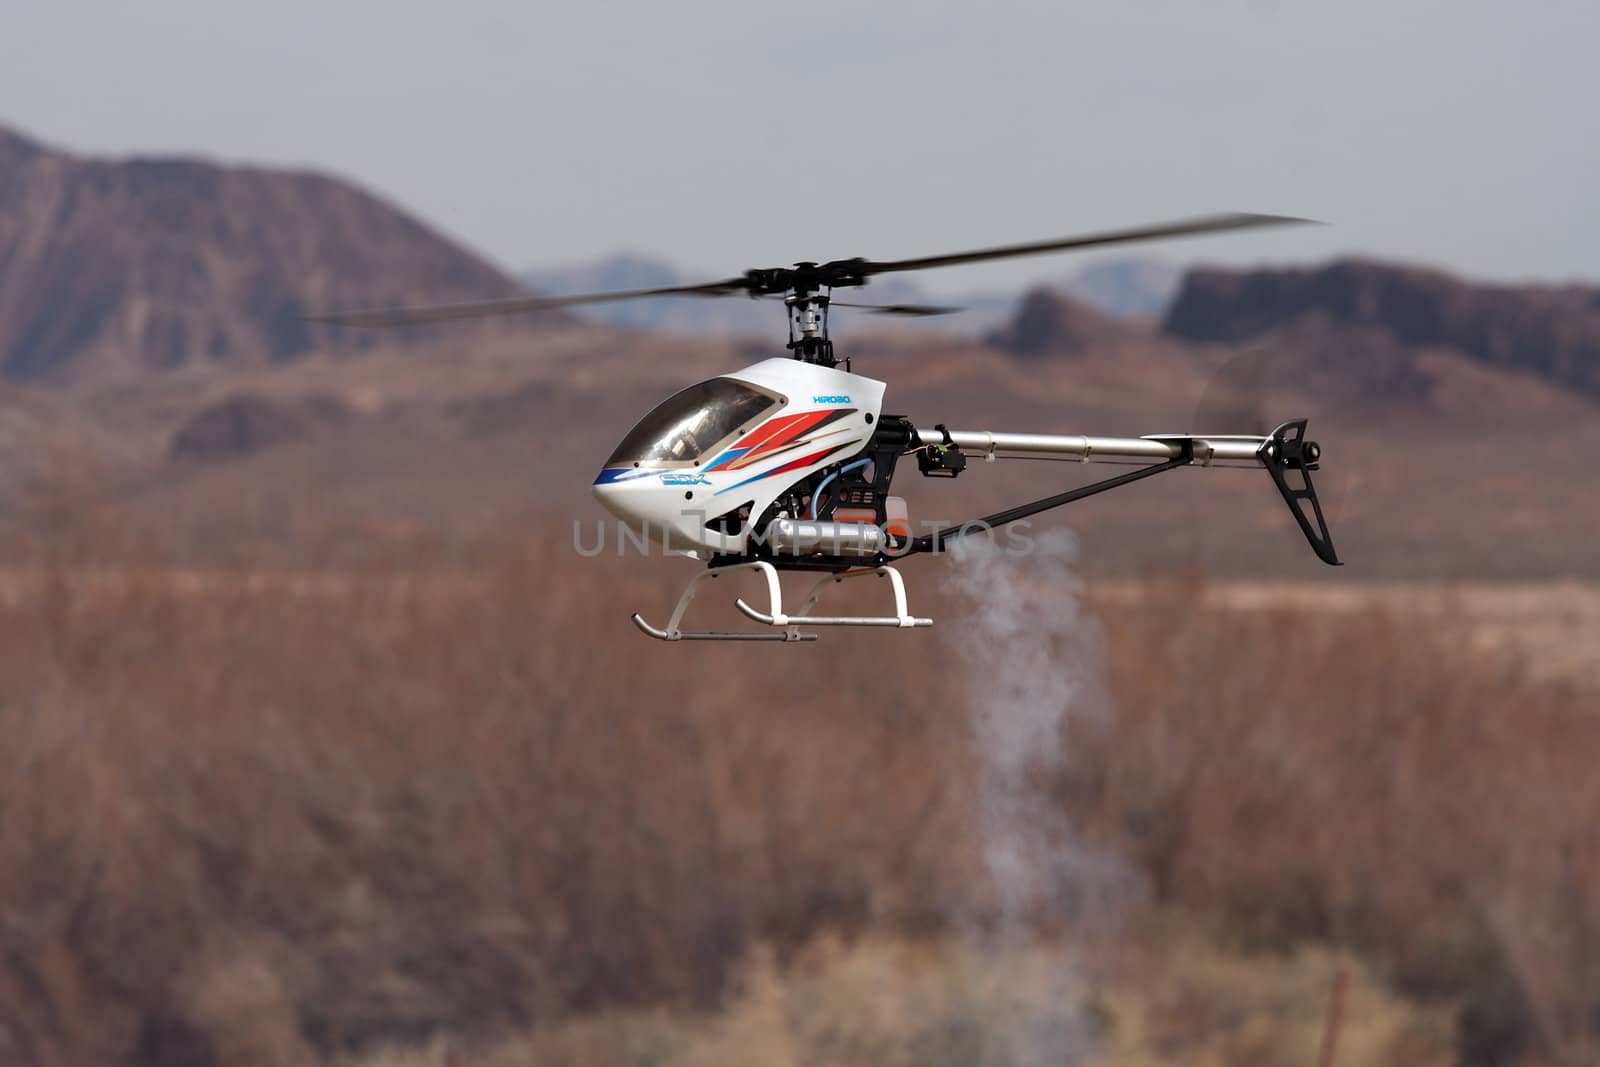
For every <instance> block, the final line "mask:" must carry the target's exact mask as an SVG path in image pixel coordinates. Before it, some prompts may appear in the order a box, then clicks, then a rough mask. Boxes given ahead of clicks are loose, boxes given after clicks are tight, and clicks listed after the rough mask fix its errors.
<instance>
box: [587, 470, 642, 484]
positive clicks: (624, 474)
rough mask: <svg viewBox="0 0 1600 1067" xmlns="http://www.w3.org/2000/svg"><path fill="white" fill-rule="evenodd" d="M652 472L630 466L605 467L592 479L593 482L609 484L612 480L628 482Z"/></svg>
mask: <svg viewBox="0 0 1600 1067" xmlns="http://www.w3.org/2000/svg"><path fill="white" fill-rule="evenodd" d="M654 473H656V472H655V471H651V470H635V469H634V468H632V467H607V468H605V469H604V470H602V471H601V472H600V476H599V477H597V478H596V479H595V480H594V484H595V485H610V484H611V483H612V482H630V481H632V480H633V479H635V478H643V477H645V476H646V475H648V474H654Z"/></svg>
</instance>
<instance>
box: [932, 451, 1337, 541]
mask: <svg viewBox="0 0 1600 1067" xmlns="http://www.w3.org/2000/svg"><path fill="white" fill-rule="evenodd" d="M1305 429H1306V420H1305V419H1294V420H1291V421H1289V422H1286V423H1284V424H1283V425H1281V426H1279V427H1278V428H1277V429H1276V430H1273V431H1272V433H1270V434H1268V435H1266V436H1259V435H1233V434H1222V435H1216V434H1213V435H1199V434H1151V435H1149V436H1147V437H1086V436H1081V435H1076V434H1071V435H1067V434H1062V435H1057V434H1031V433H993V432H991V431H988V430H947V429H945V428H944V427H942V426H940V427H937V428H935V429H933V430H918V431H916V434H917V437H918V439H919V441H920V442H922V443H925V444H927V445H938V444H942V445H943V446H944V447H945V448H951V447H952V446H953V447H954V448H955V449H959V450H961V451H964V452H967V453H977V454H981V455H984V456H985V457H987V458H997V457H1000V456H1003V455H1007V454H1009V455H1014V456H1034V457H1044V458H1058V457H1059V458H1062V459H1076V460H1078V461H1079V462H1083V463H1097V462H1098V463H1129V462H1135V463H1144V464H1145V465H1144V466H1141V467H1139V468H1138V469H1137V470H1133V471H1129V472H1128V473H1126V474H1121V475H1118V476H1116V477H1114V478H1106V479H1103V480H1101V481H1098V482H1092V483H1090V484H1089V485H1085V486H1081V487H1079V488H1077V489H1070V490H1068V491H1067V492H1064V493H1058V494H1056V495H1055V496H1049V497H1045V498H1043V499H1041V500H1036V501H1033V502H1032V503H1029V504H1022V505H1020V506H1018V507H1014V508H1010V509H1007V510H1006V511H999V512H995V513H994V514H993V515H986V516H984V517H983V518H980V519H973V520H971V521H970V522H967V523H963V524H962V525H960V526H951V527H948V528H946V529H943V530H940V531H938V532H937V533H932V534H928V535H925V536H923V537H917V538H913V539H912V540H911V541H910V542H909V543H908V544H907V546H906V548H905V549H904V554H913V553H918V552H938V551H940V550H941V549H942V548H943V547H944V545H945V544H946V543H947V542H950V541H953V540H956V539H958V538H960V537H963V536H966V535H967V534H969V533H973V532H976V531H980V530H989V529H994V528H995V527H998V526H1004V525H1006V524H1007V523H1011V522H1016V521H1018V520H1019V519H1025V518H1027V517H1029V516H1030V515H1037V514H1038V513H1040V512H1041V511H1048V510H1050V509H1051V508H1058V507H1061V506H1062V505H1063V504H1071V503H1073V502H1074V501H1078V500H1082V499H1084V498H1085V497H1090V496H1094V495H1095V494H1096V493H1103V492H1105V491H1106V490H1108V489H1116V488H1118V487H1120V486H1124V485H1129V484H1131V483H1133V482H1136V481H1139V480H1140V479H1142V478H1148V477H1150V476H1151V475H1155V474H1161V473H1163V472H1165V471H1169V470H1173V469H1175V468H1177V467H1188V466H1198V467H1210V466H1228V467H1238V466H1248V467H1265V468H1266V470H1267V472H1268V473H1269V474H1271V475H1272V481H1273V485H1274V486H1275V487H1276V488H1277V490H1278V492H1279V494H1280V495H1281V496H1282V497H1283V500H1284V503H1285V504H1287V505H1288V506H1289V511H1290V512H1291V513H1292V514H1293V515H1294V518H1295V522H1296V524H1297V525H1298V526H1299V527H1300V531H1301V533H1303V534H1304V535H1305V538H1306V541H1307V543H1308V544H1310V545H1311V549H1312V551H1313V552H1315V553H1316V554H1317V558H1318V559H1320V560H1322V561H1323V562H1324V563H1327V564H1329V565H1331V566H1339V565H1340V560H1339V557H1338V554H1337V553H1336V552H1335V551H1334V548H1333V538H1332V537H1331V536H1330V535H1329V533H1328V525H1327V521H1326V520H1325V519H1324V517H1323V514H1322V505H1321V503H1320V502H1319V501H1318V500H1317V494H1316V490H1315V488H1313V486H1312V484H1311V472H1312V471H1314V470H1316V469H1317V467H1318V462H1319V460H1320V459H1321V457H1322V450H1321V449H1320V448H1319V447H1318V445H1317V444H1316V442H1314V441H1307V440H1305ZM1296 475H1297V478H1295V481H1297V482H1298V484H1295V483H1294V482H1292V481H1291V478H1292V477H1294V476H1296Z"/></svg>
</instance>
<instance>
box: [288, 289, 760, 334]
mask: <svg viewBox="0 0 1600 1067" xmlns="http://www.w3.org/2000/svg"><path fill="white" fill-rule="evenodd" d="M748 284H749V283H748V282H747V281H746V280H745V279H744V278H729V279H727V280H725V281H720V282H707V283H706V284H704V285H671V286H666V287H665V288H661V289H621V290H618V291H616V292H610V293H576V294H573V295H572V296H529V297H517V298H513V299H510V300H483V301H478V302H475V303H468V304H432V305H427V306H423V307H408V308H378V309H374V310H371V311H332V312H327V313H325V314H321V315H308V316H306V318H307V320H308V321H310V322H325V323H330V324H333V325H336V326H418V325H421V324H423V323H428V322H448V321H450V320H452V319H478V318H485V317H488V316H491V315H518V314H521V313H523V312H528V311H549V310H551V309H553V308H565V307H576V306H578V305H580V304H603V303H607V302H609V301H612V300H641V299H644V298H646V297H652V296H731V295H733V294H734V293H742V292H745V291H746V290H747V289H748Z"/></svg>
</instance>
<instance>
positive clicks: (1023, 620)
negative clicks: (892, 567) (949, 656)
mask: <svg viewBox="0 0 1600 1067" xmlns="http://www.w3.org/2000/svg"><path fill="white" fill-rule="evenodd" d="M951 554H952V556H953V557H954V558H953V559H952V560H951V561H950V566H949V574H950V583H951V586H952V587H953V589H954V590H955V591H956V592H957V593H959V594H960V595H961V597H962V599H963V600H964V601H966V603H967V605H968V609H967V611H966V613H965V615H964V617H963V618H962V619H960V620H953V622H954V625H952V626H950V627H948V628H946V629H945V631H944V633H945V638H946V640H947V641H949V642H950V643H951V645H952V647H953V649H954V651H955V653H956V655H957V656H958V657H959V659H960V661H961V662H962V664H963V667H964V673H965V675H966V679H967V697H968V714H969V716H970V720H971V727H972V735H973V745H974V756H975V773H976V776H977V783H976V784H977V803H978V811H977V812H976V817H977V827H978V830H979V832H980V833H981V834H982V842H983V860H984V865H985V868H986V872H987V874H988V877H989V880H990V882H991V885H992V889H993V893H994V908H993V916H992V918H991V919H990V921H986V922H982V923H981V924H976V925H975V927H974V928H973V930H972V937H973V939H974V940H975V941H976V942H977V943H978V945H979V947H980V948H981V949H982V951H983V952H984V953H985V954H986V955H988V957H989V958H990V959H991V961H993V962H994V963H995V964H996V965H1004V964H1003V960H1004V959H1006V958H1009V957H1015V956H1016V954H1017V953H1018V952H1020V951H1023V950H1026V951H1028V952H1030V953H1032V954H1034V955H1038V954H1040V953H1042V954H1043V958H1044V971H1045V972H1046V973H1044V974H1042V975H1041V974H1039V973H1037V972H1036V971H1033V969H1032V968H1030V969H1029V970H1030V972H1032V973H1029V974H1028V976H1027V977H1026V978H1019V979H1017V980H1018V981H1020V982H1025V983H1026V984H1028V985H1029V986H1030V987H1031V988H1029V989H1027V990H1017V991H1014V994H1013V995H1012V997H1011V999H1012V1001H1013V1007H1014V1009H1015V1010H1016V1014H1017V1016H1018V1017H1017V1018H1015V1020H1014V1025H1012V1026H1010V1027H1009V1028H1008V1031H1009V1033H1008V1037H1009V1040H1008V1045H1009V1048H1008V1049H1007V1050H1006V1052H1007V1055H1006V1056H1005V1057H1004V1058H1005V1059H1006V1060H1008V1061H1009V1062H1011V1063H1013V1064H1016V1065H1018V1067H1034V1065H1036V1064H1037V1065H1041V1067H1042V1065H1044V1064H1071V1063H1079V1062H1083V1061H1084V1060H1085V1059H1086V1058H1088V1057H1089V1056H1091V1055H1092V1054H1093V1052H1094V1050H1095V1047H1096V1045H1097V1039H1096V1032H1095V1031H1096V1027H1095V1025H1094V1020H1093V1011H1092V1010H1091V1004H1090V997H1091V993H1090V979H1091V977H1092V976H1091V975H1090V973H1089V967H1088V963H1087V959H1088V957H1087V955H1086V951H1085V950H1086V946H1088V945H1089V944H1090V943H1092V942H1095V941H1099V940H1102V939H1104V938H1105V937H1106V935H1107V933H1108V931H1109V930H1110V929H1111V928H1113V927H1114V925H1115V919H1116V916H1117V915H1118V913H1119V912H1120V911H1121V910H1122V907H1123V906H1124V905H1123V904H1122V903H1121V902H1122V900H1123V899H1124V898H1125V897H1126V896H1127V895H1128V894H1129V892H1130V891H1131V890H1132V889H1133V888H1134V887H1135V886H1136V882H1135V880H1134V879H1133V878H1132V876H1131V875H1129V874H1128V872H1127V871H1126V869H1125V867H1124V866H1123V865H1121V864H1120V863H1118V862H1117V861H1116V859H1115V858H1114V857H1111V856H1108V855H1106V854H1104V853H1102V852H1100V851H1098V850H1096V849H1095V848H1093V847H1092V846H1090V845H1089V844H1087V843H1086V842H1084V841H1083V840H1082V839H1081V838H1080V837H1079V836H1078V835H1077V834H1076V833H1075V832H1074V829H1073V827H1072V825H1071V823H1070V820H1068V818H1067V817H1066V814H1065V812H1064V811H1063V810H1062V808H1061V805H1060V803H1059V801H1057V800H1056V799H1054V798H1052V797H1051V796H1050V794H1049V792H1048V788H1049V785H1050V784H1051V783H1052V782H1055V781H1059V780H1060V779H1061V778H1062V776H1063V775H1065V774H1066V773H1067V772H1069V771H1070V770H1071V769H1072V768H1071V762H1072V756H1073V754H1072V752H1071V749H1070V746H1069V745H1068V736H1069V733H1068V728H1069V727H1070V726H1071V724H1072V723H1073V722H1074V721H1076V720H1080V719H1083V718H1087V717H1092V716H1100V715H1105V714H1109V710H1108V709H1109V703H1108V701H1107V700H1106V697H1105V695H1104V687H1103V685H1102V680H1101V678H1102V661H1103V660H1102V648H1103V646H1102V637H1103V634H1102V630H1101V628H1100V626H1099V624H1098V623H1097V622H1096V620H1095V619H1094V618H1093V617H1092V616H1089V615H1088V614H1086V613H1085V612H1084V610H1083V609H1082V607H1081V606H1080V596H1081V593H1082V583H1081V581H1080V580H1079V579H1078V577H1077V575H1076V574H1075V573H1074V569H1073V567H1074V564H1075V563H1076V561H1077V539H1076V537H1075V536H1074V535H1073V533H1072V532H1071V531H1068V530H1056V531H1051V532H1048V533H1045V534H1042V535H1039V536H1036V537H1034V538H1033V539H1032V543H1031V550H1030V551H1028V552H1020V551H1018V546H1017V545H1016V543H1015V542H1013V543H1012V544H1011V545H1010V546H1007V545H1002V544H999V543H997V542H996V541H995V540H993V539H990V538H985V537H972V538H967V539H964V540H962V541H960V542H957V543H956V544H955V545H953V546H952V550H951ZM1040 984H1042V985H1043V986H1044V988H1038V986H1039V985H1040Z"/></svg>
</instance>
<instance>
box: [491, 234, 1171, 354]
mask: <svg viewBox="0 0 1600 1067" xmlns="http://www.w3.org/2000/svg"><path fill="white" fill-rule="evenodd" d="M728 273H730V272H729V271H727V270H723V271H721V272H717V271H707V270H688V269H685V268H681V267H678V266H676V265H674V264H673V263H672V262H671V261H669V260H666V259H662V258H660V257H656V256H650V255H646V254H643V253H637V252H618V253H615V254H613V255H610V256H605V257H602V258H600V259H596V260H593V261H590V262H586V263H578V264H572V265H569V266H564V267H563V266H558V267H536V268H532V269H530V270H526V271H524V272H523V273H522V276H521V277H522V281H523V283H524V284H525V285H527V286H528V287H529V288H531V289H535V290H538V291H539V292H543V293H591V292H604V291H606V290H610V289H653V288H658V287H664V286H670V285H691V284H694V283H697V282H704V281H708V280H710V279H713V278H720V277H725V276H726V275H727V274H728ZM1048 284H1050V285H1051V286H1052V287H1054V288H1057V289H1060V290H1062V291H1064V292H1065V293H1067V294H1068V295H1069V296H1071V297H1074V298H1076V299H1077V300H1079V301H1082V302H1083V303H1085V304H1087V305H1088V306H1089V307H1091V308H1093V309H1095V310H1098V311H1100V312H1102V313H1104V314H1106V315H1109V316H1112V317H1115V318H1151V317H1155V316H1157V315H1159V314H1160V313H1161V311H1162V309H1163V308H1165V307H1166V306H1167V303H1168V302H1169V301H1170V300H1171V298H1172V294H1173V293H1174V291H1176V289H1177V285H1178V270H1177V268H1175V267H1173V266H1171V265H1169V264H1166V263H1162V262H1160V261H1158V260H1150V259H1112V260H1104V261H1101V262H1096V263H1091V264H1088V265H1087V266H1084V267H1082V268H1080V269H1079V270H1077V271H1075V272H1074V273H1072V274H1069V275H1066V276H1065V277H1062V278H1058V279H1056V280H1055V281H1054V282H1051V283H1048ZM1022 295H1023V294H1022V293H1019V292H1016V291H986V292H973V293H965V294H959V295H956V296H952V297H945V296H934V295H930V293H929V292H928V290H926V289H924V288H922V287H921V286H920V285H918V284H917V283H915V282H913V281H911V280H909V279H906V278H898V277H886V278H877V279H875V280H874V281H873V282H872V284H871V285H870V286H868V287H866V288H865V289H862V290H860V291H859V293H857V295H856V296H855V297H853V299H859V300H861V301H863V302H872V303H878V304H916V303H925V304H926V303H932V304H949V305H955V306H958V307H960V308H962V312H961V314H959V315H949V316H939V317H936V318H931V319H919V320H904V319H902V320H897V321H893V325H894V326H895V327H897V328H907V329H924V330H926V329H932V330H937V331H941V332H946V333H960V334H964V335H966V336H969V337H980V336H983V335H985V334H988V333H990V332H992V331H993V330H995V329H997V328H998V327H1000V326H1001V325H1002V323H1004V322H1005V320H1006V319H1007V317H1008V316H1009V315H1010V314H1011V313H1012V310H1013V309H1014V308H1015V306H1016V304H1017V301H1018V300H1019V299H1021V297H1022ZM840 299H847V298H846V297H841V298H840ZM579 314H580V315H581V316H583V317H586V318H588V319H590V320H591V321H595V322H603V323H606V324H608V325H612V326H621V327H624V328H626V329H634V330H669V331H672V332H674V333H685V334H703V335H711V336H718V337H728V336H737V335H751V334H753V335H758V336H759V335H768V334H771V333H772V331H773V330H774V329H777V330H781V329H782V328H783V318H782V315H781V314H779V313H778V312H777V311H776V310H775V309H774V308H772V307H771V306H769V305H768V304H766V303H763V302H752V301H749V300H734V299H722V300H703V299H695V298H692V297H663V298H661V299H659V300H630V301H627V302H623V303H616V304H596V305H594V306H592V307H588V308H584V309H582V311H581V312H579ZM859 314H862V313H861V312H851V311H843V310H841V312H840V315H841V321H842V320H843V317H844V316H846V315H859ZM890 321H891V320H885V319H875V320H873V323H872V325H873V327H874V328H882V327H884V326H886V325H889V323H890Z"/></svg>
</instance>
